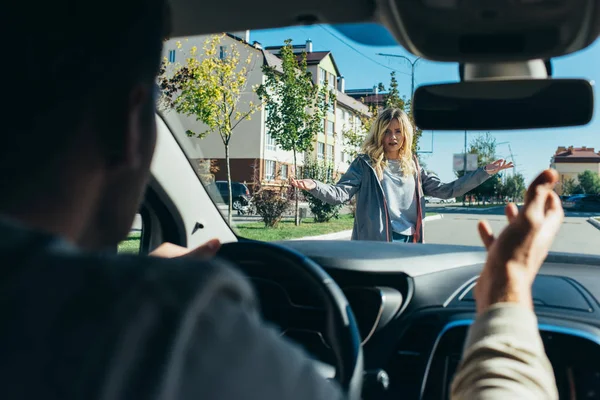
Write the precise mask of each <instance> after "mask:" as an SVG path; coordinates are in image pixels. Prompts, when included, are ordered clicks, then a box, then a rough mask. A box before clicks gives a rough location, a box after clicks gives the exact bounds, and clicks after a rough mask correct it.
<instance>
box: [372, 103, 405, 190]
mask: <svg viewBox="0 0 600 400" xmlns="http://www.w3.org/2000/svg"><path fill="white" fill-rule="evenodd" d="M393 119H397V120H398V123H399V124H400V131H401V132H402V137H403V141H402V146H401V147H400V150H398V161H400V167H401V168H402V175H403V176H409V175H412V174H413V173H414V172H415V163H414V161H413V154H412V142H413V126H412V123H411V122H410V118H408V115H407V114H406V113H405V112H404V111H402V110H401V109H399V108H388V109H385V110H384V111H382V112H381V114H379V116H377V119H376V120H375V122H373V125H372V126H371V131H370V132H369V134H368V135H367V139H366V140H365V142H364V143H363V145H362V152H363V153H365V154H366V155H368V156H369V157H370V158H371V163H372V165H373V168H374V169H375V173H376V174H377V177H378V178H379V180H382V179H383V169H384V168H385V167H386V166H387V160H386V158H385V153H384V151H383V143H384V139H385V131H386V130H387V129H388V127H389V126H390V123H391V122H392V120H393Z"/></svg>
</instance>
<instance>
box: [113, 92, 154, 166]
mask: <svg viewBox="0 0 600 400" xmlns="http://www.w3.org/2000/svg"><path fill="white" fill-rule="evenodd" d="M149 103H150V104H154V103H153V101H152V92H151V90H150V89H149V88H148V87H147V86H146V85H143V84H137V85H135V86H134V87H133V88H132V89H131V91H130V93H129V99H128V102H127V110H128V111H127V117H126V118H127V120H126V126H125V132H124V134H125V135H124V141H123V152H122V159H121V167H124V168H128V169H137V168H139V167H140V166H141V164H142V163H143V160H144V156H145V155H144V154H143V149H144V148H145V146H143V145H142V140H144V139H145V138H146V139H147V136H148V135H147V134H145V132H144V131H145V129H147V126H146V125H147V119H148V118H154V115H153V114H152V115H150V116H148V115H147V114H148V113H149V111H148V104H149Z"/></svg>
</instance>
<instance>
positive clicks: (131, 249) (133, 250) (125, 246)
mask: <svg viewBox="0 0 600 400" xmlns="http://www.w3.org/2000/svg"><path fill="white" fill-rule="evenodd" d="M141 236H142V234H141V232H130V233H129V236H127V239H125V240H123V241H122V242H121V243H119V250H118V252H119V253H123V254H138V253H139V251H140V238H141Z"/></svg>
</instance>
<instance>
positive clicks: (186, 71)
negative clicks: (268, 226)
mask: <svg viewBox="0 0 600 400" xmlns="http://www.w3.org/2000/svg"><path fill="white" fill-rule="evenodd" d="M223 37H224V35H220V36H212V37H210V38H209V39H207V40H206V41H205V42H204V47H203V50H202V51H199V50H198V48H197V47H196V46H194V47H192V48H191V50H190V52H189V54H188V56H187V57H186V61H185V63H184V64H183V65H181V64H170V63H168V62H164V63H163V66H162V68H161V73H160V75H159V84H160V87H161V89H162V103H163V105H164V106H166V107H167V108H170V109H174V110H175V111H177V112H178V113H180V114H183V115H186V116H188V117H194V118H196V121H200V122H202V123H203V124H204V125H205V126H206V129H205V130H204V131H202V132H193V131H191V130H188V131H187V132H186V133H187V134H188V136H191V137H197V138H204V137H206V136H207V135H209V134H211V133H213V132H217V133H218V134H219V136H220V137H221V140H222V142H223V145H224V146H225V165H226V169H227V184H228V189H229V210H228V216H227V220H228V222H229V223H230V224H231V217H232V208H233V203H232V201H233V196H232V193H231V167H230V153H229V146H230V144H231V139H232V136H233V133H234V132H235V128H236V127H237V126H238V125H239V124H240V123H241V122H242V121H244V120H249V119H250V118H251V115H252V114H253V113H255V112H256V111H257V110H259V109H260V104H254V103H253V102H252V101H247V102H246V101H242V95H243V93H244V91H245V90H246V86H247V83H248V75H249V73H250V70H251V69H250V66H251V64H252V54H251V53H250V54H249V55H248V58H247V59H246V60H243V61H242V60H241V59H240V52H239V51H238V49H237V46H236V45H235V44H231V45H230V46H229V49H228V52H227V54H226V56H225V57H222V56H220V54H217V52H218V50H219V49H220V43H221V40H222V38H223ZM177 47H178V48H179V49H180V50H181V48H182V45H181V42H177Z"/></svg>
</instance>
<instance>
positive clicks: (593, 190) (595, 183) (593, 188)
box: [577, 170, 600, 194]
mask: <svg viewBox="0 0 600 400" xmlns="http://www.w3.org/2000/svg"><path fill="white" fill-rule="evenodd" d="M577 178H578V179H579V185H580V186H581V188H582V189H583V192H584V193H586V194H599V193H600V175H598V174H597V173H595V172H592V171H590V170H587V171H584V172H582V173H581V174H579V175H578V176H577Z"/></svg>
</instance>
